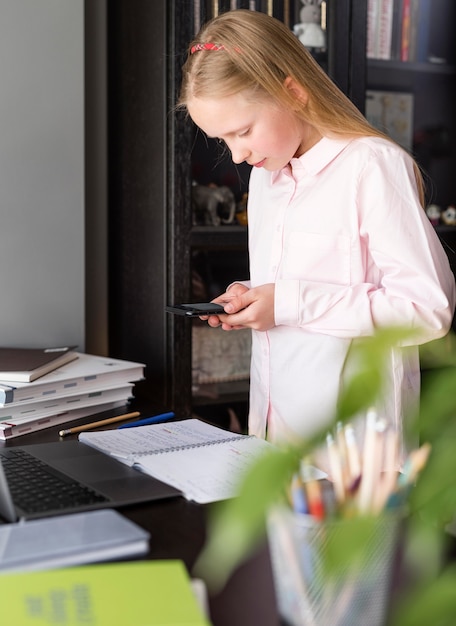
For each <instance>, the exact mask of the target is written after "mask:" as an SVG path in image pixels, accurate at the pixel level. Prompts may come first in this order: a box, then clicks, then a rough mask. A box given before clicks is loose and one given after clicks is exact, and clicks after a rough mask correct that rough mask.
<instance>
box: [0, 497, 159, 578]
mask: <svg viewBox="0 0 456 626" xmlns="http://www.w3.org/2000/svg"><path fill="white" fill-rule="evenodd" d="M149 538H150V535H149V533H148V532H147V531H145V530H144V529H143V528H141V527H140V526H137V525H136V524H135V523H134V522H131V521H130V520H128V519H127V518H126V517H124V516H123V515H121V514H120V513H118V512H117V511H115V510H114V509H101V510H99V511H87V512H84V513H73V514H70V515H57V516H55V517H45V518H42V519H34V520H29V521H26V522H24V521H20V522H15V523H13V524H3V525H0V546H2V549H1V550H0V573H5V572H17V571H20V572H25V571H27V572H28V571H37V570H44V569H54V568H59V567H68V566H74V565H82V564H85V563H98V562H101V561H112V560H114V559H121V558H126V557H136V556H140V555H144V554H146V553H147V551H148V549H149Z"/></svg>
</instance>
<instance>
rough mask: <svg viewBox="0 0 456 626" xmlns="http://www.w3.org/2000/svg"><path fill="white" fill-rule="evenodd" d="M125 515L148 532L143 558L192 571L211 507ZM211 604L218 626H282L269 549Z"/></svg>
mask: <svg viewBox="0 0 456 626" xmlns="http://www.w3.org/2000/svg"><path fill="white" fill-rule="evenodd" d="M121 412H122V411H119V412H118V413H119V414H120V413H121ZM113 414H115V413H112V412H111V413H110V414H109V415H108V414H107V415H99V416H97V417H96V418H94V420H95V419H98V418H99V419H103V418H104V417H110V416H111V415H113ZM143 414H144V415H145V414H146V411H144V412H143ZM94 420H91V419H90V418H84V419H83V420H78V421H75V422H71V423H70V424H68V425H66V424H65V428H66V427H71V426H77V425H79V424H84V423H88V422H90V421H94ZM60 428H61V427H58V426H57V427H53V428H48V429H45V430H41V431H38V432H36V433H31V434H29V435H22V436H20V437H16V438H14V439H11V440H10V441H7V442H6V443H1V444H0V445H5V446H8V447H9V446H14V445H26V444H31V443H44V442H48V441H59V439H60V438H59V435H58V431H59V430H60ZM73 437H76V435H73ZM65 439H67V438H65ZM62 445H64V440H62ZM121 512H122V513H123V514H124V515H125V516H126V517H128V518H129V519H131V520H132V521H134V522H136V523H137V524H138V525H139V526H142V527H143V528H145V529H146V530H148V531H149V532H150V535H151V539H150V550H149V553H148V555H147V556H146V557H145V558H148V559H181V560H182V561H184V563H185V565H186V566H187V569H188V570H189V571H190V572H191V569H192V567H193V565H194V564H195V561H196V559H197V557H198V554H199V552H200V550H201V548H202V546H203V543H204V538H205V527H206V516H207V513H208V507H207V506H201V505H198V504H195V503H192V502H187V500H185V499H184V498H173V499H170V500H163V501H156V502H151V503H149V504H146V505H140V506H134V507H128V508H124V509H121ZM209 602H210V611H211V620H212V623H213V625H214V626H254V625H256V624H261V626H278V625H279V624H280V620H279V618H278V616H277V609H276V604H275V597H274V588H273V582H272V572H271V565H270V560H269V553H268V550H267V547H266V546H263V547H262V548H261V549H260V550H259V551H258V552H257V553H256V554H255V555H254V557H252V558H251V559H249V560H248V561H247V562H246V563H245V564H244V565H243V566H241V567H240V568H239V569H238V570H237V571H236V572H235V574H234V575H233V577H232V578H231V580H230V581H229V582H228V584H227V586H226V587H225V589H224V590H223V591H222V592H220V593H219V594H218V595H216V596H214V597H211V598H210V599H209Z"/></svg>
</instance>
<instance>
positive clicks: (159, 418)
mask: <svg viewBox="0 0 456 626" xmlns="http://www.w3.org/2000/svg"><path fill="white" fill-rule="evenodd" d="M173 417H174V413H161V414H160V415H154V416H153V417H145V418H144V419H142V420H138V421H137V422H129V423H128V424H122V426H118V428H119V429H120V428H133V427H134V426H147V424H158V423H159V422H166V421H167V420H170V419H172V418H173Z"/></svg>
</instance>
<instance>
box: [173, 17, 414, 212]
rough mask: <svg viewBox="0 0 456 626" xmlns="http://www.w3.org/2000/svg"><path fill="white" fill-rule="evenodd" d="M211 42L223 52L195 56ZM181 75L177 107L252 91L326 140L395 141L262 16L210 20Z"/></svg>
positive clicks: (306, 53)
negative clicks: (299, 93) (300, 92)
mask: <svg viewBox="0 0 456 626" xmlns="http://www.w3.org/2000/svg"><path fill="white" fill-rule="evenodd" d="M208 43H210V44H216V46H219V47H221V48H222V49H218V50H205V49H203V50H197V51H194V52H193V53H192V48H193V47H194V46H197V45H198V44H208ZM182 72H183V77H182V86H181V92H180V97H179V101H178V104H177V108H181V109H182V108H186V105H187V103H188V102H189V101H190V100H191V99H192V98H207V97H210V98H219V97H220V98H223V97H225V96H228V95H233V94H235V93H238V92H240V91H247V92H250V94H249V95H250V96H253V97H255V98H259V99H261V98H270V99H272V100H273V101H275V102H276V103H279V104H281V105H282V106H286V107H289V108H290V109H291V110H293V111H294V113H295V114H296V116H297V118H299V119H301V120H304V121H305V122H307V123H309V124H311V125H312V126H313V127H315V128H316V129H317V131H318V132H319V133H320V134H321V135H323V136H326V137H362V136H373V137H382V138H384V139H387V140H389V141H392V140H391V139H390V138H389V137H388V136H387V135H386V134H385V133H382V132H381V131H380V130H378V129H376V128H374V127H373V126H371V125H370V124H369V122H368V121H367V120H366V118H365V117H364V116H363V115H362V114H361V113H360V111H359V110H358V109H357V108H356V107H355V105H354V104H353V103H352V102H351V101H350V100H349V98H348V97H347V96H346V95H345V94H344V93H342V91H341V90H340V89H339V88H338V87H337V86H336V85H335V84H334V83H333V81H332V80H331V79H330V78H329V76H328V75H327V74H326V73H325V72H324V71H323V69H322V68H321V67H320V66H319V65H318V63H317V62H316V61H315V60H314V58H313V57H312V55H311V54H310V53H309V51H308V50H307V49H306V48H305V47H304V46H303V45H302V44H301V42H300V41H299V39H298V38H297V37H296V36H295V35H294V34H293V33H292V31H291V30H290V29H289V28H288V27H287V26H285V24H283V23H282V22H280V21H279V20H277V19H275V18H273V17H270V16H268V15H266V14H264V13H261V12H259V11H250V10H246V9H238V10H234V11H228V12H226V13H222V14H220V15H219V16H218V17H215V18H214V19H212V20H211V21H209V22H208V23H207V24H206V25H204V26H203V27H202V29H201V30H200V32H199V34H198V35H197V37H196V39H195V40H194V41H193V42H192V43H191V44H190V47H189V54H188V58H187V61H186V62H185V64H184V66H183V68H182ZM287 77H291V78H292V79H293V80H294V81H295V82H296V83H297V84H298V85H300V86H301V87H302V88H303V89H304V90H305V91H306V92H307V95H308V98H307V99H306V101H305V102H302V101H300V99H299V98H297V97H296V95H294V94H293V92H292V91H291V90H290V89H287V88H286V85H285V80H286V78H287ZM414 167H415V176H416V181H417V186H418V191H419V194H420V199H421V202H422V204H424V184H423V178H422V176H421V172H420V170H419V168H418V165H417V164H416V163H415V162H414Z"/></svg>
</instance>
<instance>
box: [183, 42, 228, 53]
mask: <svg viewBox="0 0 456 626" xmlns="http://www.w3.org/2000/svg"><path fill="white" fill-rule="evenodd" d="M200 50H225V46H223V45H221V44H220V45H219V44H216V43H197V44H195V45H194V46H192V47H191V48H190V54H194V53H195V52H199V51H200Z"/></svg>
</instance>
